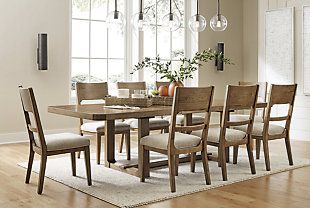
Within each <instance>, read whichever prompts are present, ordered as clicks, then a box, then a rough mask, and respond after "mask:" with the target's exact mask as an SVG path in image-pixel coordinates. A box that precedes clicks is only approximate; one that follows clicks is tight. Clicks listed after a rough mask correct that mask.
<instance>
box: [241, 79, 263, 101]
mask: <svg viewBox="0 0 310 208" xmlns="http://www.w3.org/2000/svg"><path fill="white" fill-rule="evenodd" d="M255 84H258V86H259V89H258V97H257V100H258V101H261V102H266V101H267V88H268V83H267V82H257V83H255V82H244V81H240V82H239V85H240V86H245V85H255Z"/></svg>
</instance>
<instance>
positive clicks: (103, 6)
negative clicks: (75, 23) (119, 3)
mask: <svg viewBox="0 0 310 208" xmlns="http://www.w3.org/2000/svg"><path fill="white" fill-rule="evenodd" d="M107 1H108V0H91V18H92V19H95V20H105V19H106V17H107V15H108V14H107V11H108V7H107Z"/></svg>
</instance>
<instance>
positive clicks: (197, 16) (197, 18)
mask: <svg viewBox="0 0 310 208" xmlns="http://www.w3.org/2000/svg"><path fill="white" fill-rule="evenodd" d="M196 21H197V22H198V21H199V0H197V14H196Z"/></svg>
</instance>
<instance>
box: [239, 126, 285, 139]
mask: <svg viewBox="0 0 310 208" xmlns="http://www.w3.org/2000/svg"><path fill="white" fill-rule="evenodd" d="M234 128H235V129H238V130H241V131H244V132H245V131H246V126H236V127H234ZM263 129H264V123H254V125H253V130H252V135H254V136H263ZM284 131H285V128H284V127H283V126H279V125H276V124H269V130H268V133H269V135H279V134H282V133H284Z"/></svg>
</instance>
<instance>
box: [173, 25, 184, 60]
mask: <svg viewBox="0 0 310 208" xmlns="http://www.w3.org/2000/svg"><path fill="white" fill-rule="evenodd" d="M184 45H185V40H184V28H180V29H178V30H177V31H175V32H173V33H172V51H171V58H172V60H179V59H180V58H183V57H184V54H185V51H184Z"/></svg>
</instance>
